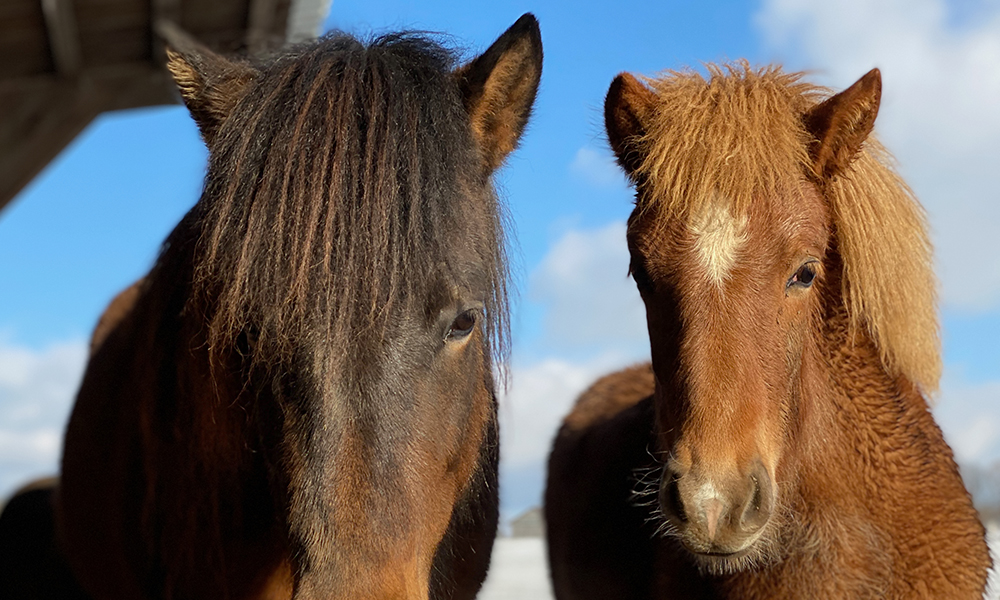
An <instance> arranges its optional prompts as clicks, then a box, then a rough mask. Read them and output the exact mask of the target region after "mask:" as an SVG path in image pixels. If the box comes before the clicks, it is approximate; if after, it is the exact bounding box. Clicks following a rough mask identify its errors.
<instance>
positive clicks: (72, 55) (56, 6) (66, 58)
mask: <svg viewBox="0 0 1000 600" xmlns="http://www.w3.org/2000/svg"><path fill="white" fill-rule="evenodd" d="M42 13H43V14H44V15H45V28H46V29H47V30H48V34H49V48H51V50H52V59H53V61H54V62H55V64H56V71H58V72H59V74H60V75H63V76H65V77H75V76H76V75H78V74H79V73H80V69H81V68H82V66H83V59H82V53H81V51H80V36H79V34H78V33H77V29H76V15H75V14H74V12H73V3H72V0H42Z"/></svg>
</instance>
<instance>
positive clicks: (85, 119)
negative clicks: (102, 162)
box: [0, 67, 175, 210]
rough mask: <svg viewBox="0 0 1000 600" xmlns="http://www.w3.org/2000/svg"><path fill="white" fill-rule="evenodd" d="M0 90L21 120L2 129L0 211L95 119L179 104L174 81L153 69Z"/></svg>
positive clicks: (4, 101) (0, 97) (3, 101)
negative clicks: (112, 113) (126, 110)
mask: <svg viewBox="0 0 1000 600" xmlns="http://www.w3.org/2000/svg"><path fill="white" fill-rule="evenodd" d="M32 83H33V85H32V86H31V87H25V88H24V89H23V90H20V91H18V90H11V89H9V88H8V89H7V90H6V91H0V105H3V106H8V107H13V108H12V110H13V111H14V113H16V115H17V117H18V118H17V119H15V120H10V121H5V122H4V127H2V128H0V210H2V209H3V208H4V207H5V206H6V205H7V204H8V203H9V202H10V201H11V200H13V199H14V198H15V197H16V196H17V194H18V193H19V192H20V191H21V189H22V188H23V187H24V186H26V185H27V184H28V183H30V182H31V180H32V179H34V178H35V176H36V175H38V173H40V172H41V171H42V169H44V168H45V166H46V165H47V164H48V163H49V162H50V161H51V160H52V159H54V158H55V157H56V156H58V154H59V153H60V152H62V150H63V149H64V148H65V147H66V146H67V145H68V144H69V143H70V142H72V141H73V139H74V138H75V137H76V136H77V135H78V134H79V133H80V132H81V131H83V129H84V128H85V127H86V126H87V125H88V124H89V123H90V122H91V121H92V120H93V119H94V118H95V117H97V115H99V114H101V113H102V112H104V111H106V110H116V109H122V108H134V107H139V106H151V105H158V104H170V103H173V102H175V95H174V92H173V85H172V83H171V82H170V80H169V76H168V75H167V74H166V73H165V72H163V71H162V70H159V69H153V68H151V67H149V68H146V69H145V70H143V71H136V70H132V71H130V72H127V74H126V75H122V74H121V72H119V73H118V74H114V75H112V76H104V77H90V76H89V75H88V76H87V77H84V78H81V79H78V80H76V81H66V80H58V79H50V80H49V81H48V82H41V81H35V82H32Z"/></svg>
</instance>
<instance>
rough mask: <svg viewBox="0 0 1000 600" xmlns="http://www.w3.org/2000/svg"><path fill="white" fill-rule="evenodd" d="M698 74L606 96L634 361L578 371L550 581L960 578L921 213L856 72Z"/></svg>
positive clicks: (767, 592) (669, 586) (847, 586)
mask: <svg viewBox="0 0 1000 600" xmlns="http://www.w3.org/2000/svg"><path fill="white" fill-rule="evenodd" d="M710 70H711V78H710V79H709V80H704V79H701V78H700V76H697V75H693V74H690V73H681V74H669V75H668V76H667V77H664V78H662V79H658V80H649V84H650V85H651V86H652V88H653V89H650V88H648V87H646V85H644V84H643V83H641V82H639V81H638V80H636V79H635V78H633V77H631V76H629V75H622V76H619V78H618V79H616V81H615V83H614V84H613V85H612V87H611V91H610V92H609V95H608V100H607V103H606V117H607V121H608V123H607V125H608V136H609V141H610V142H611V145H612V148H613V149H614V150H615V152H616V154H617V155H618V158H619V162H620V164H621V165H622V166H623V167H624V168H625V169H626V171H627V172H628V173H629V175H630V176H631V177H632V179H633V181H634V182H635V183H636V187H637V191H638V193H637V205H636V210H635V211H634V213H633V215H632V217H631V219H630V222H629V231H628V242H629V248H630V252H631V256H632V264H631V270H632V273H633V276H634V278H635V280H636V283H637V286H638V287H639V290H640V293H641V295H642V297H643V300H644V302H645V304H646V314H647V322H648V326H649V333H650V344H651V350H652V365H651V369H652V374H653V376H652V377H650V374H649V371H646V370H642V369H633V370H631V371H623V372H621V373H617V374H614V375H610V376H608V377H607V378H605V379H604V380H602V381H601V382H598V384H596V385H595V387H594V388H592V389H591V390H590V391H588V392H586V393H585V394H584V395H583V396H582V397H581V399H580V401H579V402H578V404H577V406H576V408H575V409H574V410H573V412H572V413H571V414H570V415H569V416H568V417H567V418H566V421H565V422H564V425H563V427H562V429H561V431H560V433H559V436H558V438H557V440H556V443H555V446H554V448H553V451H552V456H551V459H550V463H549V484H548V489H547V491H546V520H547V522H548V524H549V525H548V527H549V529H548V533H549V543H550V561H551V569H552V573H553V579H554V582H555V588H556V594H557V597H559V598H560V600H567V599H584V598H588V599H589V598H620V597H628V598H657V599H660V598H734V599H735V598H740V599H763V598H980V597H982V594H983V590H984V587H985V584H986V574H987V570H988V569H989V567H990V564H991V562H990V558H989V553H988V549H987V547H986V543H985V532H984V529H983V526H982V524H981V523H980V522H979V520H978V519H977V516H976V512H975V509H974V508H973V507H972V503H971V500H970V498H969V495H968V493H967V492H966V490H965V488H964V487H963V485H962V481H961V477H960V476H959V473H958V470H957V468H956V466H955V463H954V460H953V459H952V454H951V450H950V449H949V448H948V446H947V444H946V443H945V442H944V439H943V438H942V436H941V432H940V430H939V429H938V427H937V425H936V424H935V423H934V420H933V418H932V416H931V414H930V411H929V410H928V406H927V402H926V400H925V399H924V396H923V394H922V391H921V390H922V389H924V390H932V389H934V388H935V387H936V385H937V377H938V375H939V373H940V367H939V365H940V362H939V356H938V344H937V338H936V321H935V319H934V306H933V289H932V288H931V289H927V287H926V286H928V285H931V286H932V285H933V283H932V279H931V277H930V260H929V251H928V246H927V242H926V232H925V230H924V229H923V223H922V218H921V215H920V212H919V207H918V206H917V205H916V204H915V201H914V200H913V199H912V198H911V197H910V195H909V192H908V190H907V189H906V188H905V184H903V183H902V182H901V181H899V180H898V178H897V177H896V176H895V175H894V173H892V171H891V170H890V169H889V167H888V166H887V163H886V162H885V160H884V159H883V158H882V156H883V154H884V153H883V151H882V150H881V149H880V147H879V146H878V145H877V143H875V142H874V141H873V140H871V139H868V136H869V133H870V131H871V128H872V124H873V122H874V119H875V115H876V113H877V110H878V101H879V92H880V78H879V74H878V72H877V71H873V72H872V73H869V74H868V75H867V76H865V77H864V78H862V79H861V80H860V81H859V82H858V83H857V84H855V85H854V86H852V87H851V88H849V89H848V90H847V91H846V92H844V93H842V94H839V95H836V96H833V97H832V98H830V99H828V100H825V101H822V102H821V100H823V95H824V94H823V93H822V91H821V90H818V89H817V88H813V87H811V86H808V85H805V84H802V83H800V82H798V78H799V77H798V76H797V75H786V74H783V73H781V72H780V71H779V70H776V69H765V70H761V71H752V70H750V69H749V68H748V67H746V66H740V65H736V66H731V67H729V68H728V72H727V70H726V69H720V68H716V67H711V69H710ZM679 115H683V116H679ZM678 132H680V133H679V135H678V136H677V137H670V136H672V135H675V134H678ZM681 150H683V151H681ZM685 151H686V152H688V155H685V154H684V152H685ZM755 169H756V172H753V171H754V170H755ZM705 215H708V217H706V216H705ZM720 215H721V216H720ZM713 219H714V221H713ZM706 223H708V226H706V225H705V224H706ZM720 224H721V225H720ZM727 227H731V228H732V232H736V233H732V234H731V235H730V234H729V233H727V231H729V230H727V229H726V228H727ZM706 231H707V232H708V233H705V232H706ZM713 236H714V237H713ZM706 240H708V241H706ZM709 241H710V242H712V244H709ZM712 259H714V260H715V262H712ZM720 265H721V267H720ZM807 265H808V266H809V267H810V268H811V269H813V272H814V274H815V278H814V279H813V280H812V283H811V284H808V285H805V284H801V283H797V282H800V281H801V278H803V277H806V278H808V275H804V273H805V271H803V270H802V269H804V268H805V267H806V266H807ZM722 267H724V268H722ZM640 388H643V389H640ZM761 481H763V483H761ZM751 482H752V485H750V484H751ZM748 486H749V489H748ZM750 494H752V495H753V498H752V500H751V501H749V503H747V504H741V502H744V498H748V499H749V498H750ZM720 507H721V508H720ZM720 511H721V512H720ZM758 517H760V518H758ZM761 519H762V520H761Z"/></svg>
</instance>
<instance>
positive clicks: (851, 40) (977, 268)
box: [757, 0, 1000, 310]
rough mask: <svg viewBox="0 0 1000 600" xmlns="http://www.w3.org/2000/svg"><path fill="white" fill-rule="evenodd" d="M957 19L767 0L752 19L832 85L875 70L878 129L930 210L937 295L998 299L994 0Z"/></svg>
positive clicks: (908, 6)
mask: <svg viewBox="0 0 1000 600" xmlns="http://www.w3.org/2000/svg"><path fill="white" fill-rule="evenodd" d="M982 9H983V10H982V11H981V14H979V15H977V18H976V19H975V20H974V21H972V22H970V23H969V24H967V25H962V26H956V25H954V23H953V21H954V19H953V18H952V17H953V15H952V14H950V12H949V7H948V6H947V5H946V4H945V3H944V2H943V1H942V0H878V1H874V0H840V1H837V2H833V1H830V2H814V1H812V0H765V2H764V6H763V8H762V10H761V11H760V13H759V14H758V15H757V24H758V26H759V27H760V29H761V31H762V32H763V33H764V35H765V38H766V40H767V41H768V42H769V43H770V44H771V46H772V47H773V48H774V49H776V50H777V51H778V52H779V53H782V54H787V55H788V56H796V57H804V58H797V59H796V60H795V64H789V65H788V66H789V67H790V68H806V69H815V70H817V77H819V78H820V79H821V80H822V82H824V83H827V84H829V85H831V86H832V87H834V88H835V89H841V88H843V87H846V86H848V85H850V84H851V83H853V82H854V81H855V80H856V79H858V78H859V77H860V76H861V75H863V74H864V73H865V72H867V71H868V70H869V69H871V68H872V67H879V68H880V69H881V71H882V76H883V84H884V87H883V104H882V109H881V111H880V116H879V120H878V124H877V130H878V132H879V134H880V136H881V137H882V139H883V140H884V141H885V142H886V144H887V146H888V147H889V148H890V149H891V150H892V151H893V152H894V153H895V154H896V156H897V157H898V158H899V160H900V164H901V169H902V172H903V174H904V176H906V177H907V179H908V181H909V183H910V184H911V185H912V186H913V188H914V190H915V191H916V192H917V195H918V196H919V197H920V199H921V201H922V202H923V203H924V205H925V206H926V208H927V209H928V213H929V215H930V219H931V224H932V228H933V232H934V239H935V243H936V246H937V256H938V265H939V269H938V271H939V275H940V277H941V281H942V299H943V301H944V303H945V305H947V306H950V307H953V308H958V309H966V310H984V309H989V308H991V307H995V306H997V305H998V303H1000V258H998V253H997V251H996V243H995V240H996V236H997V230H998V228H1000V198H998V190H1000V169H998V168H997V165H1000V145H998V144H997V143H996V140H997V139H1000V110H997V103H998V102H1000V5H997V4H995V3H993V4H992V5H991V6H986V5H985V4H984V5H983V7H982Z"/></svg>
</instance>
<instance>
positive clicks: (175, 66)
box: [158, 24, 259, 146]
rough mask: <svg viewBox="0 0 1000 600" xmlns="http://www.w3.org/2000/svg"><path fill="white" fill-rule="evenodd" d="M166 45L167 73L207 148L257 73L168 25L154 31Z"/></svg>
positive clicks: (241, 62) (245, 64) (253, 69)
mask: <svg viewBox="0 0 1000 600" xmlns="http://www.w3.org/2000/svg"><path fill="white" fill-rule="evenodd" d="M158 31H159V33H160V35H161V36H163V38H164V40H165V41H166V44H167V70H169V71H170V74H171V75H172V76H173V78H174V82H175V83H176V84H177V88H178V89H179V90H180V93H181V99H183V100H184V105H185V106H187V108H188V110H189V111H190V112H191V117H192V118H193V119H194V121H195V123H197V124H198V129H200V130H201V136H202V138H204V140H205V143H206V144H207V145H209V146H211V145H212V142H213V141H214V140H215V135H216V133H218V131H219V128H220V127H221V126H222V123H223V122H224V121H225V120H226V118H227V117H228V116H229V113H231V112H232V110H233V107H234V106H236V103H237V102H239V100H240V98H242V97H243V95H244V94H245V93H246V91H247V90H248V89H249V87H250V85H249V84H250V83H251V82H252V81H253V80H254V79H256V78H257V76H258V75H259V73H258V72H257V70H256V69H255V68H253V67H252V66H251V65H250V64H249V63H246V62H243V61H238V60H229V59H227V58H224V57H222V56H219V55H218V54H216V53H214V52H212V51H211V50H209V49H208V48H206V47H205V46H203V45H201V44H199V43H198V42H197V41H195V40H194V39H193V38H191V37H190V36H188V35H187V34H186V33H184V32H183V31H182V30H181V29H180V28H179V27H176V26H170V25H169V24H168V25H166V26H164V25H161V27H159V28H158Z"/></svg>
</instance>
